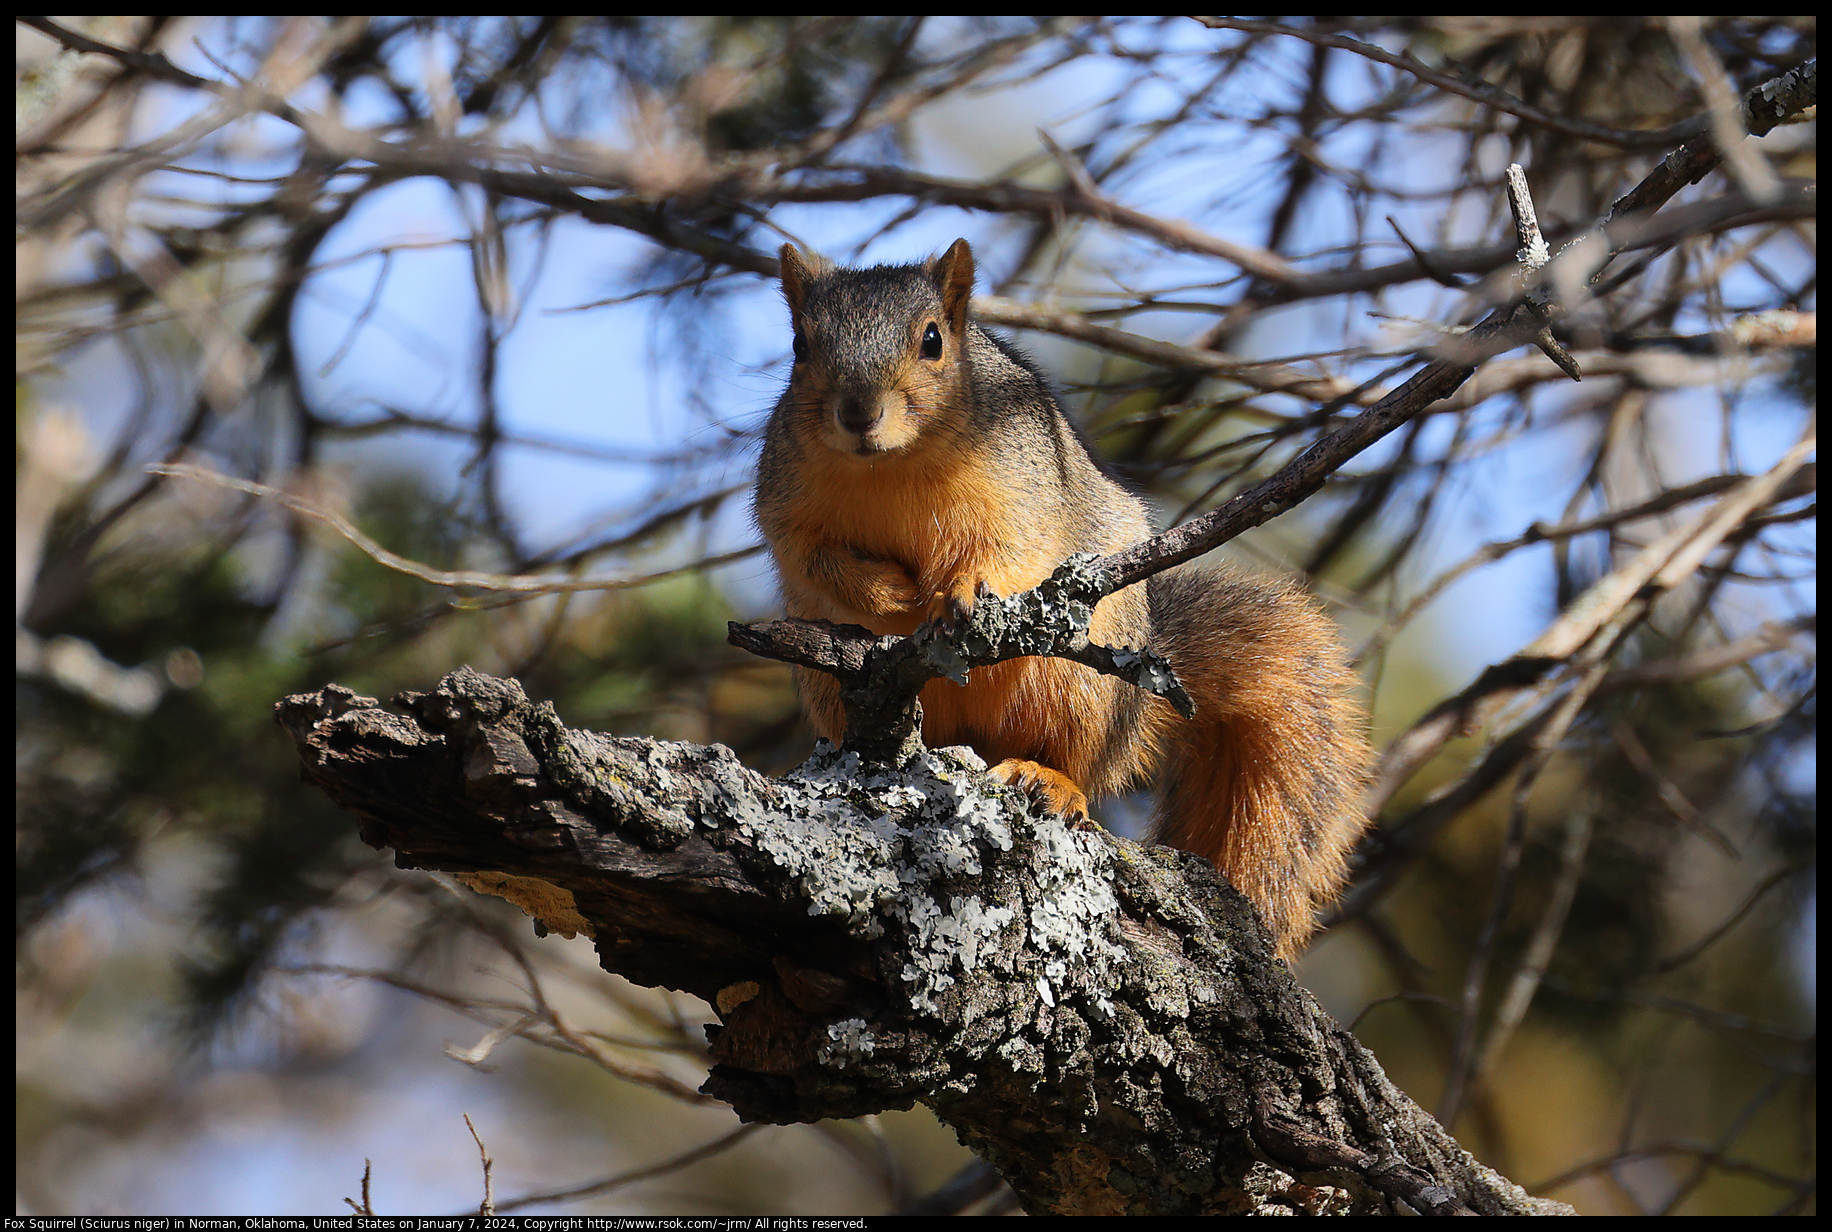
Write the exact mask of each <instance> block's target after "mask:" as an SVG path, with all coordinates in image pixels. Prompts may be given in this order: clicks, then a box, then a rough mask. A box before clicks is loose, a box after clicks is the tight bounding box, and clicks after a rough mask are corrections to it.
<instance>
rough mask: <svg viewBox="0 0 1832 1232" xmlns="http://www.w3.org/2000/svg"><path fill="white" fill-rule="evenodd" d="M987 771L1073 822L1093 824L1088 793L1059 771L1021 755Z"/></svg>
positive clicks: (1007, 759) (1009, 758)
mask: <svg viewBox="0 0 1832 1232" xmlns="http://www.w3.org/2000/svg"><path fill="white" fill-rule="evenodd" d="M987 773H988V774H990V775H991V776H992V777H993V778H994V779H996V780H998V781H999V782H1001V783H1004V784H1005V785H1006V786H1008V787H1016V788H1017V789H1018V790H1019V791H1022V792H1024V793H1025V794H1026V795H1028V796H1030V797H1031V799H1033V800H1036V801H1038V802H1040V803H1041V804H1043V805H1044V806H1045V807H1047V808H1048V809H1049V811H1050V812H1052V813H1060V814H1062V815H1063V816H1064V817H1066V818H1068V819H1069V821H1070V823H1071V824H1080V823H1087V824H1089V825H1092V824H1093V823H1092V822H1089V821H1088V796H1087V793H1086V792H1084V791H1082V789H1081V788H1080V787H1079V786H1078V785H1077V784H1076V782H1075V780H1074V779H1072V778H1070V777H1069V776H1068V775H1066V774H1064V773H1063V772H1062V771H1060V770H1052V769H1050V767H1048V766H1045V765H1043V764H1041V763H1039V762H1034V761H1026V760H1024V759H1023V758H1021V757H1008V758H1006V759H1005V760H1004V761H1002V762H1000V763H999V764H998V765H996V766H994V767H993V768H992V769H991V770H989V771H987Z"/></svg>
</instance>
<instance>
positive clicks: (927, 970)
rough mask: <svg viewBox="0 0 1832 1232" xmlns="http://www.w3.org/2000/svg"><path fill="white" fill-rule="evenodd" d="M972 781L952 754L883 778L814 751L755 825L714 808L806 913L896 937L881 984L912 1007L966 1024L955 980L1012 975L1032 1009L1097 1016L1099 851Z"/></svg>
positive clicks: (1103, 905) (840, 756)
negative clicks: (1087, 1010)
mask: <svg viewBox="0 0 1832 1232" xmlns="http://www.w3.org/2000/svg"><path fill="white" fill-rule="evenodd" d="M984 771H985V763H984V762H982V761H981V760H980V759H979V758H978V757H977V756H976V755H975V754H973V752H972V751H971V750H968V749H965V748H959V749H942V750H936V751H931V752H924V753H922V754H920V755H918V756H917V757H916V758H914V759H912V761H911V762H910V763H909V764H908V765H906V766H904V767H903V768H902V769H901V770H899V771H895V772H892V771H888V770H879V769H873V768H870V767H867V766H864V765H862V764H861V763H860V761H859V758H858V756H857V755H856V754H854V753H851V752H842V751H839V750H835V749H833V748H832V747H831V746H829V745H825V744H823V745H821V746H819V747H818V748H817V750H816V752H815V755H814V756H813V757H811V758H810V759H809V760H808V762H807V763H805V764H804V765H803V766H801V767H800V768H799V769H797V770H796V771H794V772H792V773H791V774H789V775H788V776H786V777H785V778H784V779H783V780H782V781H781V783H780V784H779V788H780V791H781V793H782V796H783V799H782V800H781V801H780V804H779V807H778V808H776V809H772V810H770V812H769V814H768V816H767V819H766V817H764V816H762V815H758V816H754V817H747V816H745V809H744V807H743V805H744V802H743V799H742V798H738V797H735V798H731V799H728V800H726V801H723V802H722V803H723V804H724V805H725V806H726V807H725V808H724V809H723V810H721V811H723V812H724V813H725V815H726V816H727V817H729V818H731V819H732V822H733V824H734V825H735V827H736V828H737V829H738V831H739V832H740V833H741V834H742V835H743V837H744V838H745V839H746V840H748V844H749V845H750V846H751V847H752V848H753V849H754V850H755V851H756V852H757V853H758V854H759V855H761V856H763V857H764V858H766V859H767V860H768V861H770V862H771V864H773V865H774V867H775V868H776V869H777V870H778V871H779V872H780V873H782V874H784V875H786V876H787V877H788V878H790V879H791V882H792V884H793V886H794V888H795V889H796V890H797V891H798V892H799V893H800V894H801V895H802V896H803V897H804V898H805V899H806V900H807V903H808V912H809V914H811V915H827V916H832V917H835V918H836V919H838V920H840V921H841V922H842V923H843V924H844V925H845V926H846V927H847V928H849V929H851V930H853V931H855V932H856V933H857V935H859V936H861V937H864V938H868V939H875V938H878V937H881V936H883V935H884V933H885V932H886V930H887V929H889V928H896V929H897V930H898V931H899V932H900V933H901V934H902V935H903V937H904V945H903V947H902V952H903V955H904V962H903V966H902V969H901V970H900V971H899V972H896V973H895V974H896V975H897V977H898V978H900V979H901V981H902V982H903V983H904V985H905V986H906V995H907V996H908V998H909V1003H910V1004H911V1006H912V1007H913V1008H915V1009H917V1010H918V1011H921V1012H924V1013H930V1014H944V1013H946V1012H947V1011H946V1008H945V1007H946V1006H947V1005H953V1006H955V1007H956V1009H957V1010H958V1011H959V1012H960V1013H962V1014H963V1015H964V1016H965V1017H966V1018H968V1019H971V1018H972V1017H973V1016H974V1014H975V1013H976V1012H977V1011H978V1010H983V1008H984V1007H976V1006H974V1005H972V1004H970V1003H966V1002H963V1001H962V1000H961V998H960V996H959V988H960V986H961V984H962V982H963V981H964V980H968V979H970V978H971V977H973V976H975V975H978V974H986V973H993V974H999V975H1006V976H1009V975H1013V974H1015V973H1016V971H1017V967H1018V965H1019V964H1020V963H1023V964H1028V965H1029V966H1034V967H1035V970H1034V971H1031V970H1028V969H1027V970H1026V971H1025V973H1024V974H1025V975H1026V977H1027V978H1029V979H1030V980H1033V981H1034V983H1035V987H1036V988H1037V992H1038V996H1039V997H1041V998H1042V999H1043V1001H1044V1002H1045V1004H1046V1005H1055V1004H1057V1003H1058V1002H1060V1001H1062V1000H1063V999H1065V998H1069V997H1078V998H1081V999H1082V1000H1084V1001H1086V1002H1087V1003H1088V1004H1089V1005H1090V1006H1093V1007H1094V1008H1095V1009H1096V1010H1097V1011H1098V1012H1101V1013H1104V1012H1105V1010H1106V1000H1107V998H1106V993H1107V990H1108V989H1110V988H1111V987H1112V986H1113V980H1114V978H1115V964H1116V963H1118V962H1119V960H1120V957H1121V955H1122V950H1121V947H1120V946H1119V944H1118V938H1117V934H1116V933H1115V931H1114V929H1115V925H1114V919H1113V917H1114V915H1115V912H1116V910H1117V906H1118V904H1117V901H1116V900H1115V898H1114V895H1113V891H1112V888H1111V885H1110V869H1109V865H1110V863H1111V859H1112V857H1111V854H1110V850H1109V847H1108V845H1107V843H1106V842H1105V841H1104V840H1102V839H1100V838H1099V837H1098V836H1096V835H1092V834H1087V833H1082V832H1077V831H1074V830H1071V829H1069V828H1068V826H1067V825H1066V824H1064V823H1063V821H1062V820H1061V819H1060V818H1058V817H1053V816H1044V817H1039V816H1034V815H1032V814H1030V813H1028V812H1024V811H1015V810H1014V809H1013V808H1012V802H1013V795H1012V793H1011V792H1010V790H1009V789H1006V788H1003V787H999V786H997V785H994V784H991V783H989V782H988V781H987V780H986V779H985V778H984V777H983V775H984ZM754 807H755V806H754V805H753V808H754ZM759 813H760V814H761V810H759ZM951 993H953V994H954V995H952V996H951V995H950V994H951ZM847 1038H850V1037H836V1039H835V1041H834V1044H835V1046H836V1047H837V1048H841V1049H843V1048H844V1047H845V1039H847Z"/></svg>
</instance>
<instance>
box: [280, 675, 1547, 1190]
mask: <svg viewBox="0 0 1832 1232" xmlns="http://www.w3.org/2000/svg"><path fill="white" fill-rule="evenodd" d="M400 702H401V705H402V706H403V707H404V709H405V710H406V711H407V713H406V714H405V715H399V714H393V713H390V712H388V711H386V710H384V709H382V708H381V706H380V705H379V704H378V703H376V702H375V701H374V700H373V699H369V698H363V697H358V696H356V695H355V694H353V693H351V692H349V691H348V690H346V689H343V688H341V687H339V686H336V685H332V686H328V687H327V688H325V689H323V690H321V691H320V692H317V693H311V694H301V695H298V696H294V697H289V698H287V699H286V700H285V701H284V702H282V703H280V704H279V706H277V707H276V714H277V718H278V720H279V722H280V724H281V726H282V727H284V728H285V729H286V730H287V731H288V732H289V733H290V734H291V735H292V737H293V739H294V741H295V743H296V745H297V747H298V751H299V754H300V759H301V762H302V765H303V768H304V775H305V778H306V780H307V781H308V782H311V783H313V784H315V785H317V786H319V787H320V788H322V789H323V790H324V791H325V792H326V793H327V794H329V795H330V796H331V798H332V799H333V800H335V801H336V802H337V803H338V804H340V805H341V806H343V807H344V808H346V809H349V810H350V811H351V812H354V813H355V814H356V815H357V817H358V818H359V823H360V826H361V831H362V836H363V838H364V840H365V841H366V842H368V843H370V844H371V845H372V846H377V847H384V846H385V847H392V848H394V849H395V852H396V855H395V862H396V863H397V864H398V865H400V866H401V867H404V868H432V869H444V870H449V871H451V872H453V873H455V874H457V875H458V876H459V878H460V879H461V880H464V881H465V882H466V883H467V884H470V885H472V886H474V887H476V888H480V889H483V890H485V891H486V892H489V893H494V894H498V895H500V896H502V897H504V898H507V899H509V900H510V901H511V902H514V903H516V904H517V905H518V906H520V907H522V909H523V910H524V911H526V912H528V913H529V914H530V915H533V916H534V917H535V918H536V919H537V920H538V921H540V923H541V924H542V925H543V926H544V927H545V928H547V929H549V930H551V931H555V932H563V933H585V934H587V935H589V936H591V937H592V938H593V939H594V941H595V942H596V944H597V949H598V954H599V959H600V962H601V964H602V965H603V966H604V967H605V969H606V970H609V971H613V972H616V973H618V974H620V975H623V976H626V977H628V978H630V979H632V980H635V981H637V982H638V983H642V984H649V985H661V986H663V987H667V988H673V989H679V990H681V991H684V992H690V993H693V994H695V995H697V996H700V997H703V998H705V999H706V1000H707V1001H709V1002H710V1003H711V1004H712V1005H713V1006H714V1007H715V1008H716V1010H717V1012H718V1015H719V1017H720V1019H721V1025H720V1026H718V1027H716V1028H712V1029H710V1032H709V1033H710V1034H711V1037H712V1055H713V1058H714V1062H715V1063H714V1066H713V1070H712V1073H711V1076H710V1077H709V1079H708V1081H707V1084H706V1087H705V1088H704V1089H705V1090H706V1091H708V1092H709V1093H712V1094H715V1095H717V1096H719V1097H720V1098H722V1099H725V1100H727V1101H729V1102H730V1103H731V1104H732V1106H733V1107H734V1108H736V1109H737V1111H738V1113H739V1115H740V1116H741V1117H743V1118H744V1119H745V1120H747V1121H768V1122H777V1123H784V1122H796V1121H811V1120H816V1119H820V1118H825V1117H846V1116H857V1115H861V1114H864V1113H867V1112H876V1111H879V1110H882V1109H886V1108H907V1107H909V1106H910V1105H911V1104H912V1103H914V1102H916V1101H918V1100H920V1101H922V1102H923V1103H926V1104H928V1105H929V1106H930V1107H931V1108H933V1109H934V1110H935V1111H936V1113H937V1114H938V1115H939V1116H940V1117H941V1118H942V1119H943V1120H944V1121H946V1122H947V1123H948V1124H949V1125H951V1126H952V1127H953V1128H954V1129H955V1130H956V1132H957V1133H959V1134H960V1136H961V1138H962V1140H963V1141H964V1142H966V1143H967V1144H968V1145H970V1146H971V1147H973V1149H974V1150H975V1151H977V1152H978V1153H979V1154H980V1155H982V1156H983V1157H984V1158H985V1159H987V1160H988V1161H989V1162H991V1163H992V1164H993V1165H994V1166H995V1167H997V1168H998V1170H999V1171H1000V1173H1001V1174H1002V1175H1003V1176H1004V1177H1005V1178H1006V1180H1007V1181H1008V1182H1010V1184H1011V1185H1012V1187H1013V1189H1014V1190H1015V1191H1016V1192H1017V1194H1018V1196H1019V1198H1020V1200H1021V1201H1022V1202H1023V1204H1024V1205H1025V1207H1026V1208H1027V1209H1028V1210H1030V1211H1031V1212H1032V1213H1035V1214H1044V1213H1056V1214H1093V1213H1115V1214H1117V1213H1123V1212H1137V1213H1154V1214H1204V1213H1208V1214H1221V1213H1230V1212H1233V1213H1244V1212H1247V1211H1265V1210H1278V1209H1285V1210H1287V1211H1289V1210H1292V1209H1295V1210H1298V1211H1318V1212H1321V1211H1323V1210H1339V1211H1344V1212H1348V1213H1360V1214H1375V1213H1385V1212H1388V1211H1392V1210H1396V1209H1400V1208H1410V1209H1413V1210H1417V1211H1421V1212H1430V1213H1460V1212H1464V1211H1469V1212H1476V1213H1483V1214H1502V1213H1529V1212H1549V1211H1563V1210H1567V1209H1568V1208H1564V1207H1561V1206H1560V1205H1559V1204H1556V1203H1548V1202H1543V1201H1539V1200H1536V1199H1533V1198H1530V1197H1529V1196H1528V1195H1527V1194H1526V1193H1525V1192H1524V1191H1522V1190H1520V1189H1519V1188H1518V1187H1517V1186H1515V1185H1513V1184H1512V1183H1510V1182H1508V1181H1507V1180H1505V1179H1504V1178H1502V1177H1500V1176H1498V1175H1496V1174H1495V1173H1494V1172H1492V1171H1490V1170H1489V1169H1487V1168H1484V1167H1483V1166H1482V1165H1481V1164H1479V1163H1477V1162H1476V1161H1475V1160H1474V1159H1472V1158H1471V1157H1470V1156H1469V1155H1468V1154H1467V1153H1466V1152H1464V1151H1463V1150H1462V1149H1461V1148H1460V1147H1459V1146H1458V1145H1457V1144H1456V1142H1455V1141H1454V1140H1453V1139H1451V1137H1450V1136H1449V1135H1448V1134H1447V1133H1445V1131H1444V1130H1443V1129H1442V1128H1441V1127H1440V1126H1438V1125H1437V1123H1436V1122H1434V1121H1432V1120H1431V1118H1430V1117H1429V1116H1427V1115H1426V1114H1425V1113H1424V1112H1423V1111H1422V1110H1421V1109H1419V1108H1418V1107H1417V1106H1416V1105H1415V1104H1413V1103H1412V1102H1411V1101H1410V1100H1408V1099H1407V1098H1406V1097H1405V1096H1404V1095H1402V1094H1401V1093H1400V1092H1399V1091H1398V1090H1396V1089H1395V1088H1394V1087H1393V1086H1392V1084H1391V1083H1390V1082H1388V1081H1387V1079H1386V1076H1385V1075H1384V1074H1383V1073H1382V1071H1381V1069H1380V1066H1379V1064H1378V1063H1377V1062H1376V1061H1375V1060H1374V1058H1373V1057H1372V1056H1371V1055H1369V1054H1368V1053H1367V1052H1366V1051H1365V1050H1364V1049H1362V1048H1361V1046H1360V1045H1359V1044H1357V1043H1356V1042H1355V1040H1354V1038H1353V1037H1352V1036H1350V1035H1349V1034H1348V1033H1347V1032H1345V1031H1343V1030H1342V1029H1341V1028H1340V1027H1338V1026H1337V1025H1336V1024H1335V1023H1334V1022H1332V1021H1331V1020H1330V1019H1329V1018H1328V1017H1327V1016H1326V1015H1324V1014H1323V1012H1322V1011H1321V1010H1320V1009H1319V1008H1318V1007H1317V1005H1316V1003H1315V1001H1314V1000H1313V999H1312V998H1311V997H1310V995H1309V994H1308V993H1306V992H1305V991H1304V990H1303V989H1301V988H1299V987H1298V986H1297V985H1296V984H1295V983H1293V981H1292V979H1291V977H1290V974H1289V973H1288V972H1287V971H1286V970H1285V968H1284V967H1283V966H1282V965H1281V964H1280V963H1278V962H1277V961H1276V960H1275V959H1274V958H1273V956H1272V949H1271V944H1270V941H1269V939H1268V937H1267V936H1266V934H1265V932H1264V930H1263V928H1262V927H1261V925H1260V923H1259V921H1258V917H1257V916H1256V914H1255V913H1254V911H1253V908H1252V906H1251V905H1250V904H1249V903H1248V902H1247V900H1246V899H1245V898H1243V897H1241V896H1240V895H1239V894H1238V893H1237V892H1235V891H1234V890H1233V889H1232V888H1230V887H1229V886H1227V885H1226V883H1225V882H1223V881H1222V880H1221V879H1220V878H1219V877H1218V876H1217V875H1216V874H1215V873H1214V871H1213V870H1212V869H1210V868H1209V866H1208V865H1207V864H1206V863H1205V862H1203V861H1201V860H1199V859H1196V858H1194V857H1189V856H1186V855H1183V854H1182V853H1178V852H1173V851H1170V850H1168V849H1163V848H1152V849H1144V848H1140V847H1137V846H1135V845H1134V844H1132V843H1129V842H1125V841H1124V840H1121V839H1117V838H1114V837H1112V836H1110V835H1107V834H1104V833H1096V832H1088V831H1077V830H1071V829H1069V828H1067V827H1066V826H1065V825H1064V823H1063V822H1062V821H1061V820H1060V819H1059V818H1056V817H1053V816H1037V815H1035V814H1033V813H1032V812H1031V811H1030V808H1029V805H1028V804H1027V802H1026V801H1025V799H1024V797H1023V796H1022V795H1021V794H1020V793H1018V792H1016V791H1013V790H1010V789H1006V788H1002V787H998V786H995V785H993V784H991V783H990V782H989V780H987V779H986V778H985V777H984V776H983V775H982V774H981V773H979V772H980V771H981V770H983V766H982V765H980V764H979V763H978V761H977V759H976V758H973V757H972V755H971V754H970V753H967V752H966V751H965V750H943V751H941V752H938V753H923V754H920V755H919V756H917V757H916V758H915V759H913V760H912V761H911V763H910V764H909V765H908V766H906V767H904V768H902V769H901V770H896V771H891V770H881V771H871V772H864V773H862V772H861V767H860V764H859V759H858V758H857V757H856V756H854V755H851V754H843V753H835V752H833V751H832V750H825V751H821V752H817V754H816V756H815V757H814V758H813V759H811V760H810V761H809V762H808V763H807V764H806V765H804V766H803V767H801V769H799V770H798V771H796V772H794V773H793V774H790V775H788V776H787V777H785V778H783V779H781V780H771V779H767V778H765V777H763V776H761V775H758V774H756V773H754V772H752V771H750V770H747V769H745V768H744V767H743V766H741V765H740V764H738V762H737V760H736V758H734V757H733V756H732V754H731V752H730V751H729V750H728V749H725V748H722V747H718V746H714V747H712V748H702V747H697V746H693V745H686V744H674V743H667V742H661V741H653V740H640V739H620V738H612V737H608V736H600V735H596V734H593V733H590V732H581V731H571V730H568V729H567V728H565V727H563V726H562V725H561V724H560V722H559V720H558V718H557V716H556V715H555V714H554V712H553V709H552V708H551V707H550V706H547V705H545V704H543V705H533V704H530V703H529V702H528V700H527V698H526V697H525V695H524V694H523V693H522V690H521V688H520V686H518V685H517V684H515V682H513V681H505V680H496V679H492V678H490V677H487V676H482V675H479V674H477V673H475V672H472V671H470V670H469V669H463V670H460V671H458V672H454V673H452V674H451V675H449V676H447V677H446V678H445V679H444V680H443V681H442V682H441V683H440V684H439V686H438V687H437V688H436V689H435V690H434V691H433V692H431V693H424V694H405V695H403V696H402V698H401V699H400Z"/></svg>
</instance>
